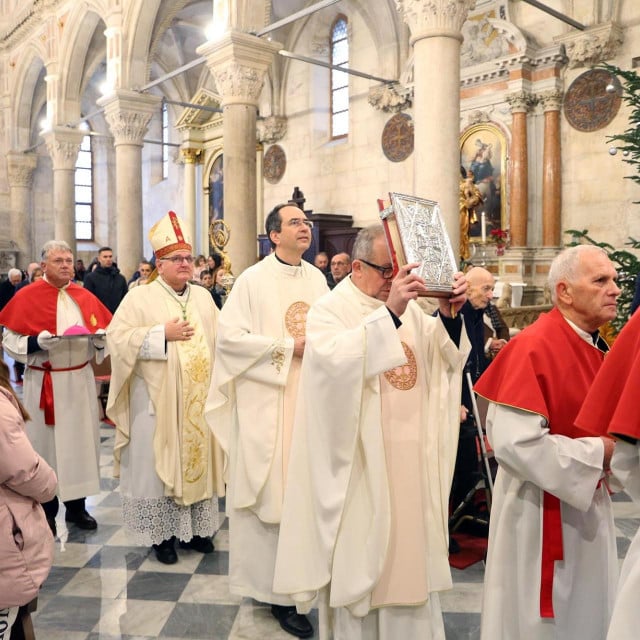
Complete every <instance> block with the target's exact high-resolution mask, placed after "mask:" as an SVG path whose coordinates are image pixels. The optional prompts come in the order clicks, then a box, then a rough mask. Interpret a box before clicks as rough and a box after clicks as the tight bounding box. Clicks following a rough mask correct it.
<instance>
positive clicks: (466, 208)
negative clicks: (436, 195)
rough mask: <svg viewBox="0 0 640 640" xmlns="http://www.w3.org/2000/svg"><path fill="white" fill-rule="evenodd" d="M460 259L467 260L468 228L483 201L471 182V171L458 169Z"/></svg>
mask: <svg viewBox="0 0 640 640" xmlns="http://www.w3.org/2000/svg"><path fill="white" fill-rule="evenodd" d="M460 173H461V178H460V258H461V259H462V260H468V259H469V256H470V252H469V227H470V226H471V225H472V224H473V223H474V222H477V221H478V216H477V215H476V207H478V206H480V205H481V204H482V203H483V202H484V200H483V198H482V194H481V193H480V190H479V189H478V187H477V185H476V184H475V182H474V181H473V171H471V170H469V171H465V169H464V167H460Z"/></svg>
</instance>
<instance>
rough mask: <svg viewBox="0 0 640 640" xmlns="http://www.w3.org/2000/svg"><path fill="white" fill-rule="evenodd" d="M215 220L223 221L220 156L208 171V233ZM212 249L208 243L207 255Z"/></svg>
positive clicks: (222, 173) (222, 164)
mask: <svg viewBox="0 0 640 640" xmlns="http://www.w3.org/2000/svg"><path fill="white" fill-rule="evenodd" d="M216 220H224V157H223V155H222V154H220V155H219V156H218V157H217V158H216V159H215V160H214V161H213V164H212V165H211V170H210V171H209V225H208V228H209V231H211V228H212V225H213V224H214V222H215V221H216ZM213 250H214V247H213V244H211V242H210V243H209V253H213Z"/></svg>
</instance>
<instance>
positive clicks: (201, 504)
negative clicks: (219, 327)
mask: <svg viewBox="0 0 640 640" xmlns="http://www.w3.org/2000/svg"><path fill="white" fill-rule="evenodd" d="M184 228H185V227H184V223H183V222H182V221H181V220H180V219H179V218H178V216H176V214H175V213H174V212H173V211H171V212H169V214H167V215H166V216H165V217H164V218H162V219H161V220H160V221H159V222H158V223H157V224H156V225H155V226H154V227H153V228H152V229H151V231H150V234H149V239H150V241H151V245H152V246H153V249H154V252H155V255H156V267H157V270H158V277H157V278H156V279H155V280H154V281H153V282H151V283H150V284H145V285H141V286H139V287H135V289H132V290H131V291H130V292H129V293H128V294H127V295H126V296H125V298H124V299H123V301H122V302H121V303H120V306H119V307H118V309H117V311H116V313H115V315H114V317H113V320H112V322H111V324H110V325H109V329H108V333H107V340H108V344H109V348H110V350H111V354H112V372H111V383H110V387H109V400H108V403H107V414H108V415H109V417H110V418H111V420H113V422H114V423H115V425H116V429H117V432H116V442H115V451H114V454H115V460H116V464H115V472H116V475H117V474H118V473H119V475H120V492H121V495H122V506H123V516H124V522H125V525H126V526H127V528H128V529H129V530H130V531H131V532H132V533H133V535H134V537H135V539H136V541H137V542H138V543H140V544H145V545H153V548H154V550H155V553H156V557H157V558H158V560H159V561H160V562H163V563H165V564H174V563H175V562H177V560H178V556H177V553H176V549H175V541H176V538H177V539H178V540H179V541H180V546H181V547H183V548H187V549H192V550H195V551H199V552H201V553H211V552H212V551H213V543H212V540H211V538H212V536H213V535H214V534H215V532H216V531H217V529H218V505H217V499H218V495H224V484H223V481H222V454H221V452H220V450H219V449H218V447H217V445H216V443H215V439H214V437H213V435H212V433H211V430H210V427H209V426H208V424H207V422H206V420H205V417H204V408H205V401H206V398H207V394H208V392H209V386H210V380H211V371H212V367H213V358H214V351H215V340H216V322H217V317H218V310H217V308H216V306H215V304H214V303H213V299H212V298H211V295H210V294H209V292H208V291H206V290H205V289H204V288H202V287H200V286H197V285H194V286H192V285H191V284H189V280H190V279H191V277H192V275H193V257H192V255H191V249H192V248H191V242H190V239H189V238H187V237H185V236H184V234H183V231H182V229H184ZM216 458H217V459H218V460H217V464H216Z"/></svg>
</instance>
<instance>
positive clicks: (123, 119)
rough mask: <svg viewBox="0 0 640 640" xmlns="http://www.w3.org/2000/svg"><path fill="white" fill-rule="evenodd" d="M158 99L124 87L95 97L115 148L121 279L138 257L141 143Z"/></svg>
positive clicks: (140, 241) (135, 266)
mask: <svg viewBox="0 0 640 640" xmlns="http://www.w3.org/2000/svg"><path fill="white" fill-rule="evenodd" d="M160 101H161V98H160V97H159V96H152V95H149V94H142V93H137V92H135V91H128V90H124V89H118V90H117V91H116V92H115V93H114V94H112V95H110V96H105V97H104V98H101V99H100V100H98V104H99V105H100V106H101V107H104V117H105V119H106V121H107V124H108V125H109V129H110V130H111V134H112V135H113V138H114V146H115V150H116V222H117V224H116V252H117V258H118V267H119V268H120V271H122V273H123V274H124V276H125V278H129V277H130V276H131V275H132V274H133V272H134V271H135V270H136V269H137V267H138V262H139V261H140V258H141V256H142V146H143V144H144V143H143V139H144V136H145V134H146V133H147V129H148V126H149V122H150V121H151V118H152V117H153V114H154V113H158V114H159V112H160V111H159V109H160V106H159V105H160ZM164 213H166V212H164Z"/></svg>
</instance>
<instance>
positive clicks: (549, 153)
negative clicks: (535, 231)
mask: <svg viewBox="0 0 640 640" xmlns="http://www.w3.org/2000/svg"><path fill="white" fill-rule="evenodd" d="M539 101H540V104H541V105H542V108H543V111H544V149H543V151H542V246H543V247H559V246H560V245H561V244H562V239H561V225H562V219H561V214H562V167H561V166H560V107H561V106H562V92H561V91H559V90H555V89H554V90H552V91H547V92H544V93H541V94H540V95H539Z"/></svg>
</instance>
